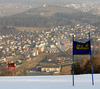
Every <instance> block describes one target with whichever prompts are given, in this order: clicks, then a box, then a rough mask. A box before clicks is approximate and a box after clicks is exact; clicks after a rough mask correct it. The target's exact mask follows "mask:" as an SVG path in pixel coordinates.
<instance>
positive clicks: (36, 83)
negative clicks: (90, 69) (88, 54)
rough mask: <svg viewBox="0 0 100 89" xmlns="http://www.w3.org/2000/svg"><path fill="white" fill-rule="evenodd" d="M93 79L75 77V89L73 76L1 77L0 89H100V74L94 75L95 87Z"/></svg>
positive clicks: (85, 76)
mask: <svg viewBox="0 0 100 89" xmlns="http://www.w3.org/2000/svg"><path fill="white" fill-rule="evenodd" d="M91 77H92V76H91V74H87V75H75V86H74V87H73V86H72V76H71V75H62V76H15V77H0V89H100V74H94V80H95V85H94V86H92V78H91Z"/></svg>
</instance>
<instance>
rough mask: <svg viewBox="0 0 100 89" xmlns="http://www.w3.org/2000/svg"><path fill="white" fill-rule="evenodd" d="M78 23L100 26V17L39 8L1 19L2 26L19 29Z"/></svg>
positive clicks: (71, 10)
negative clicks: (17, 27)
mask: <svg viewBox="0 0 100 89" xmlns="http://www.w3.org/2000/svg"><path fill="white" fill-rule="evenodd" d="M76 23H89V24H93V25H96V26H99V25H100V17H99V16H95V15H92V14H90V13H83V12H81V11H78V10H74V9H69V8H64V7H58V6H55V7H54V6H53V7H45V8H44V7H39V8H35V9H30V10H28V11H26V12H24V13H21V14H16V15H13V16H10V17H4V18H0V25H10V26H19V27H54V26H59V25H68V24H76Z"/></svg>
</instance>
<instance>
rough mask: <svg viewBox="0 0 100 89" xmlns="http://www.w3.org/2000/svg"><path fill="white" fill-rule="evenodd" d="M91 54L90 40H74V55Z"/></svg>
mask: <svg viewBox="0 0 100 89" xmlns="http://www.w3.org/2000/svg"><path fill="white" fill-rule="evenodd" d="M88 54H91V47H90V41H87V42H86V43H81V42H77V41H73V55H88Z"/></svg>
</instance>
